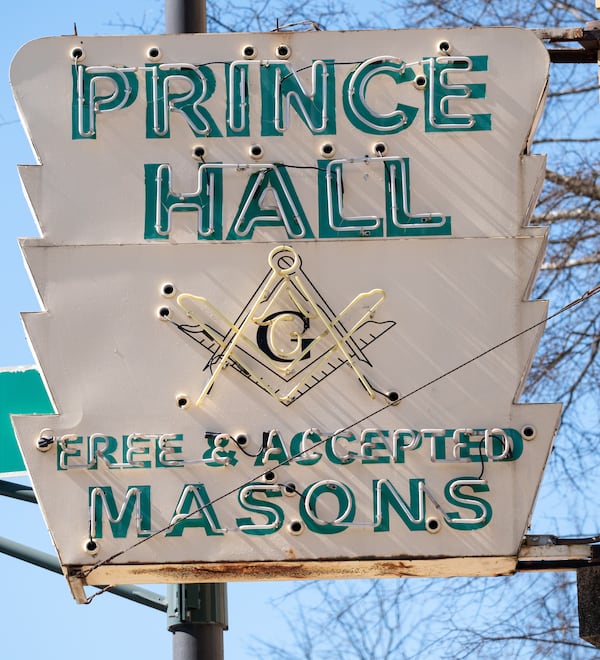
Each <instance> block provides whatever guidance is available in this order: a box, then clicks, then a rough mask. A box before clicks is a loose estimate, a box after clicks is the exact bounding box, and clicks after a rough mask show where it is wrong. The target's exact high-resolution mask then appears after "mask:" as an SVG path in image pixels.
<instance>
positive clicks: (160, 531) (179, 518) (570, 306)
mask: <svg viewBox="0 0 600 660" xmlns="http://www.w3.org/2000/svg"><path fill="white" fill-rule="evenodd" d="M598 293H600V284H597V285H596V286H595V287H593V288H592V289H589V290H588V291H586V292H585V293H583V294H582V295H581V296H579V297H578V298H576V299H574V300H571V301H570V302H569V303H567V304H566V305H564V306H563V307H561V308H560V309H558V310H557V311H555V312H553V313H552V314H550V315H548V316H546V317H545V318H543V319H542V320H541V321H538V322H537V323H534V324H532V325H530V326H528V327H527V328H525V329H523V330H521V331H520V332H517V333H515V334H514V335H512V336H510V337H508V338H507V339H504V340H503V341H501V342H499V343H497V344H495V345H494V346H492V347H490V348H488V349H486V350H485V351H482V352H481V353H479V354H477V355H475V356H474V357H472V358H470V359H468V360H466V361H464V362H462V363H461V364H459V365H457V366H456V367H453V368H452V369H449V370H448V371H445V372H444V373H442V374H440V375H439V376H436V377H435V378H432V379H431V380H429V381H427V382H426V383H424V384H422V385H420V386H419V387H416V388H415V389H413V390H411V391H410V392H407V393H406V394H403V395H400V396H398V398H397V400H394V401H389V402H388V403H386V404H385V405H383V406H381V407H380V408H378V409H377V410H374V411H372V412H370V413H368V414H366V415H364V416H363V417H361V418H360V419H357V420H355V421H353V422H352V423H350V424H348V425H347V426H345V427H343V428H341V429H338V430H337V431H335V433H334V434H333V436H336V435H341V434H342V433H346V432H347V431H349V430H350V429H352V428H353V427H354V426H358V425H359V424H361V423H362V422H364V421H366V420H368V419H370V418H371V417H374V416H375V415H378V414H380V413H382V412H383V411H385V410H387V409H388V408H390V407H392V406H397V405H398V404H399V403H400V402H402V401H404V400H406V399H408V398H409V397H411V396H414V395H415V394H417V393H418V392H421V391H422V390H424V389H426V388H428V387H431V386H432V385H434V384H435V383H437V382H439V381H440V380H442V379H444V378H447V377H448V376H450V375H452V374H454V373H456V372H457V371H459V370H460V369H463V368H465V367H467V366H468V365H470V364H473V363H474V362H476V361H477V360H480V359H481V358H483V357H485V356H486V355H489V354H490V353H491V352H493V351H495V350H497V349H499V348H501V347H503V346H505V345H506V344H508V343H510V342H512V341H514V340H515V339H518V338H519V337H522V336H523V335H525V334H526V333H528V332H531V331H532V330H535V329H536V328H539V327H540V326H542V325H544V324H546V323H548V321H551V320H553V319H555V318H556V317H557V316H560V315H561V314H564V313H565V312H567V311H569V310H571V309H573V308H574V307H576V306H577V305H579V304H581V303H584V302H586V301H587V300H589V299H590V298H592V297H593V296H595V295H596V294H598ZM525 302H530V301H525ZM330 437H332V436H331V435H329V434H328V435H326V437H324V438H321V439H320V440H319V441H318V442H315V443H314V444H313V445H311V447H309V448H307V449H304V450H302V451H299V452H297V453H296V454H293V455H292V456H288V457H287V458H286V459H285V460H282V461H281V462H279V463H278V464H277V465H276V466H273V467H269V468H268V469H266V470H264V471H262V472H261V473H259V474H257V475H255V476H254V477H253V478H252V479H249V480H246V481H244V482H243V483H242V484H240V485H238V486H236V487H234V488H230V489H229V490H227V491H225V492H224V493H222V494H221V495H218V496H217V497H215V498H213V499H212V500H210V501H209V502H207V503H206V504H204V505H202V506H200V507H198V508H197V509H195V510H194V511H190V512H189V513H187V514H184V515H179V516H177V523H180V522H181V521H183V520H187V519H189V518H191V517H192V516H196V515H198V514H199V513H202V511H204V510H205V509H207V508H208V507H211V506H212V505H214V504H216V503H217V502H220V501H221V500H224V499H225V498H227V497H229V496H230V495H233V494H235V493H237V492H238V491H239V490H241V489H242V488H245V487H246V486H249V485H251V484H254V483H256V482H257V481H258V480H260V479H261V478H263V477H264V476H265V475H267V474H268V473H272V472H275V471H276V470H277V469H279V468H281V467H283V466H285V465H288V464H290V463H292V462H293V461H295V460H296V459H298V458H301V457H302V456H303V455H304V454H307V453H309V452H312V451H314V450H315V449H316V448H317V447H319V446H321V445H323V444H324V443H326V442H327V441H328V440H329V438H330ZM175 524H176V523H174V522H170V523H169V524H168V525H165V526H164V527H162V528H161V529H158V530H155V531H153V532H152V533H151V534H149V535H148V536H145V537H144V538H141V539H139V540H138V541H136V542H134V543H132V544H131V545H130V546H128V547H127V548H125V549H124V550H120V551H118V552H115V553H114V554H112V555H110V556H109V557H107V558H105V559H102V560H100V561H98V562H96V563H95V564H93V565H91V566H90V567H89V568H87V569H85V570H81V571H79V572H78V573H77V574H76V577H78V578H80V579H85V578H87V577H88V576H89V575H90V574H91V573H92V572H93V571H95V570H97V569H98V568H100V567H101V566H104V565H106V564H109V563H110V562H112V561H114V560H115V559H118V558H119V557H121V556H123V555H124V554H126V553H127V552H130V551H131V550H133V549H135V548H137V547H139V546H140V545H142V544H144V543H147V542H148V541H150V540H151V539H153V538H156V537H157V536H159V535H161V534H164V533H165V532H167V531H168V530H169V529H171V528H172V527H173V526H174V525H175Z"/></svg>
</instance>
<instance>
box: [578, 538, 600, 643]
mask: <svg viewBox="0 0 600 660" xmlns="http://www.w3.org/2000/svg"><path fill="white" fill-rule="evenodd" d="M592 547H595V546H592ZM577 601H578V605H579V636H580V637H581V638H582V639H585V641H586V642H589V643H590V644H593V645H594V646H597V647H598V648H600V565H592V566H584V567H583V568H578V569H577Z"/></svg>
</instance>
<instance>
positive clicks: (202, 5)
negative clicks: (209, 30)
mask: <svg viewBox="0 0 600 660" xmlns="http://www.w3.org/2000/svg"><path fill="white" fill-rule="evenodd" d="M165 31H166V32H167V34H187V33H197V32H206V0H165Z"/></svg>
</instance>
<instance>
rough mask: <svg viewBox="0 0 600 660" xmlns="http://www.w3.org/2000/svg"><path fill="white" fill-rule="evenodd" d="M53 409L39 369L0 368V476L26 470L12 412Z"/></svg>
mask: <svg viewBox="0 0 600 660" xmlns="http://www.w3.org/2000/svg"><path fill="white" fill-rule="evenodd" d="M52 412H54V409H53V407H52V404H51V403H50V398H49V397H48V393H47V392H46V388H45V386H44V383H43V382H42V377H41V376H40V372H39V371H38V370H37V369H35V368H34V367H8V368H6V369H0V476H5V477H9V476H15V475H18V474H26V472H27V470H26V468H25V463H24V462H23V457H22V456H21V452H20V451H19V446H18V444H17V440H16V438H15V434H14V431H13V427H12V423H11V421H10V416H11V415H19V414H26V415H36V414H47V413H52Z"/></svg>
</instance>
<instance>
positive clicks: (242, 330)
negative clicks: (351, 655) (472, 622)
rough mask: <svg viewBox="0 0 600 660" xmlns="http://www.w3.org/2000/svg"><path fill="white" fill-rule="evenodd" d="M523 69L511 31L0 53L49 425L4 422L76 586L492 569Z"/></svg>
mask: <svg viewBox="0 0 600 660" xmlns="http://www.w3.org/2000/svg"><path fill="white" fill-rule="evenodd" d="M523 61H526V62H527V63H528V65H527V70H526V71H525V70H524V69H523V67H522V62H523ZM547 73H548V58H547V55H546V53H545V50H544V48H543V46H542V45H541V44H540V43H539V42H538V40H537V39H536V38H535V37H534V36H533V35H530V34H529V33H527V32H525V31H522V30H518V29H475V30H461V29H457V30H426V31H389V32H359V33H326V34H325V33H303V34H298V33H272V34H229V35H195V36H192V35H185V36H177V37H173V36H152V37H149V36H140V37H128V38H126V39H124V38H117V37H115V38H112V37H111V38H108V37H97V38H81V37H62V38H55V39H45V40H40V41H36V42H32V43H30V44H28V45H26V46H25V47H24V48H23V49H22V50H21V51H20V52H19V53H18V55H17V56H16V58H15V61H14V63H13V66H12V71H11V77H12V84H13V87H14V92H15V97H16V100H17V103H18V105H19V108H20V111H21V113H22V116H23V121H24V123H25V125H26V128H27V131H28V133H29V135H30V136H31V139H32V142H33V145H34V147H35V150H36V154H37V155H38V158H39V163H40V165H41V166H39V165H36V166H26V167H22V168H21V175H22V178H23V182H24V185H25V189H26V192H27V195H28V196H29V199H30V201H31V204H32V207H33V209H34V212H35V214H36V217H37V219H38V222H39V225H40V228H41V232H42V237H41V238H40V239H26V240H24V241H23V250H24V253H25V256H26V259H27V263H28V265H29V268H30V270H31V274H32V277H33V280H34V282H35V285H36V287H37V289H38V291H39V294H40V298H41V300H42V302H43V305H44V310H45V311H43V312H41V313H34V314H27V315H25V324H26V327H27V331H28V333H29V336H30V338H31V342H32V344H33V346H34V348H35V351H36V355H37V358H38V360H39V364H40V367H41V369H42V372H43V374H44V377H45V380H46V382H47V384H48V387H49V390H50V392H51V394H52V398H53V402H54V405H55V408H56V410H57V411H58V414H57V415H49V416H45V417H40V416H35V417H19V418H16V419H15V420H14V421H15V426H16V429H17V433H18V438H19V442H20V445H21V448H22V451H23V454H24V456H25V460H26V462H27V467H28V469H29V471H30V474H31V477H32V480H33V483H34V485H35V488H36V492H37V494H38V497H39V500H40V502H41V506H42V509H43V511H44V515H45V516H46V519H47V523H48V526H49V529H50V531H51V533H52V536H53V539H54V541H55V544H56V547H57V550H58V553H59V556H60V560H61V562H62V564H63V566H64V567H65V571H66V573H67V575H68V577H69V579H70V581H71V583H72V585H73V588H74V589H75V590H77V589H78V588H80V587H81V585H83V584H86V583H88V584H106V583H114V582H127V581H144V580H145V581H177V582H180V581H185V580H190V581H206V580H232V579H233V580H235V579H252V578H255V577H260V578H265V577H315V576H317V577H319V576H332V575H348V574H355V575H421V574H422V575H456V574H486V575H487V574H498V573H503V572H509V571H511V570H513V569H514V567H515V564H516V555H517V552H518V548H519V544H520V542H521V539H522V536H523V534H524V532H525V530H526V527H527V524H528V520H529V517H530V513H531V509H532V506H533V501H534V499H535V495H536V492H537V488H538V485H539V481H540V478H541V475H542V472H543V468H544V464H545V461H546V459H547V456H548V453H549V450H550V446H551V442H552V438H553V435H554V432H555V429H556V425H557V420H558V416H559V407H558V406H556V405H519V404H516V403H515V401H516V400H517V397H518V395H519V392H520V389H521V386H522V383H523V379H524V377H525V376H526V374H527V371H528V368H529V366H530V363H531V360H532V358H533V355H534V352H535V348H536V345H537V342H538V340H539V336H540V333H541V326H540V325H539V324H540V322H541V321H543V319H544V316H545V313H546V305H545V303H543V302H539V301H538V302H527V298H528V296H529V293H530V290H531V285H532V282H533V280H534V278H535V275H536V272H537V267H538V265H539V261H540V259H541V255H542V252H543V248H544V242H545V232H544V231H543V230H540V229H537V228H529V227H527V226H526V225H527V222H528V218H529V215H530V213H531V210H532V208H533V205H534V203H535V200H536V198H537V193H538V191H539V186H540V185H541V182H542V180H543V172H544V159H543V158H542V157H534V156H529V155H527V151H528V142H529V140H530V138H531V133H532V130H533V126H534V125H535V123H536V120H537V118H538V115H539V112H540V111H541V106H542V102H543V98H544V92H545V86H546V82H547ZM536 324H538V325H537V326H536ZM531 327H534V328H535V329H533V330H531V331H527V330H528V328H531Z"/></svg>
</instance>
